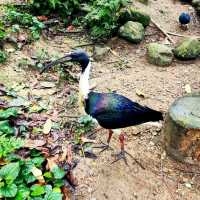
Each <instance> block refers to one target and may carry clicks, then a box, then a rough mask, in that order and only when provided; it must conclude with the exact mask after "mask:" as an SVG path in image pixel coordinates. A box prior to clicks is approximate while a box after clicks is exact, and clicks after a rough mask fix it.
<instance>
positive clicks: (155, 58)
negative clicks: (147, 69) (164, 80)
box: [147, 43, 173, 66]
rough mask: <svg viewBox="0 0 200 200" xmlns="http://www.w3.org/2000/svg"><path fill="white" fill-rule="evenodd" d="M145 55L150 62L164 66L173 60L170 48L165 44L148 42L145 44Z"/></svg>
mask: <svg viewBox="0 0 200 200" xmlns="http://www.w3.org/2000/svg"><path fill="white" fill-rule="evenodd" d="M147 56H148V60H149V62H150V63H151V64H155V65H159V66H165V65H170V64H171V63H172V60H173V53H172V49H171V48H170V47H168V46H166V45H163V44H158V43H150V44H148V45H147Z"/></svg>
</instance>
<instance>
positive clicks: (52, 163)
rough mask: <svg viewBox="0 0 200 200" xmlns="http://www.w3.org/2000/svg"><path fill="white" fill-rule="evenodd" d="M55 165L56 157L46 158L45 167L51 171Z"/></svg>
mask: <svg viewBox="0 0 200 200" xmlns="http://www.w3.org/2000/svg"><path fill="white" fill-rule="evenodd" d="M57 166H58V165H57V164H56V158H55V157H51V158H47V169H49V170H50V171H52V170H53V168H55V167H57Z"/></svg>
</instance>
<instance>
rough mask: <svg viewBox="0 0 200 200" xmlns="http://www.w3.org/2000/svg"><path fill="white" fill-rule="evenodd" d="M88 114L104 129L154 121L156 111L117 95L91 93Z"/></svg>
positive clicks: (87, 107)
mask: <svg viewBox="0 0 200 200" xmlns="http://www.w3.org/2000/svg"><path fill="white" fill-rule="evenodd" d="M86 112H87V113H88V114H89V115H91V116H92V117H94V118H95V119H97V121H98V122H99V123H100V125H102V126H103V127H104V128H122V127H126V126H131V125H135V124H140V123H144V122H147V121H151V119H152V120H153V117H154V114H156V112H157V111H154V110H152V109H150V108H148V107H144V106H142V105H140V104H138V103H136V102H133V101H131V100H130V99H128V98H126V97H124V96H121V95H118V94H115V93H96V92H91V93H89V98H88V100H87V101H86Z"/></svg>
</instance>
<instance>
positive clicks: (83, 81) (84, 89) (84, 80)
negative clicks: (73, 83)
mask: <svg viewBox="0 0 200 200" xmlns="http://www.w3.org/2000/svg"><path fill="white" fill-rule="evenodd" d="M90 69H91V63H90V62H89V63H88V66H87V67H86V69H85V71H84V72H83V73H81V76H80V81H79V90H80V92H81V94H82V95H83V97H84V99H87V97H88V94H89V91H90V88H89V77H90Z"/></svg>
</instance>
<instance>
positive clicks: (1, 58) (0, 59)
mask: <svg viewBox="0 0 200 200" xmlns="http://www.w3.org/2000/svg"><path fill="white" fill-rule="evenodd" d="M6 60H7V55H6V53H5V52H4V51H1V50H0V63H4V62H6Z"/></svg>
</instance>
